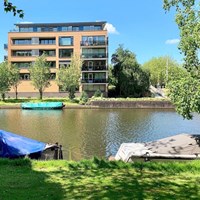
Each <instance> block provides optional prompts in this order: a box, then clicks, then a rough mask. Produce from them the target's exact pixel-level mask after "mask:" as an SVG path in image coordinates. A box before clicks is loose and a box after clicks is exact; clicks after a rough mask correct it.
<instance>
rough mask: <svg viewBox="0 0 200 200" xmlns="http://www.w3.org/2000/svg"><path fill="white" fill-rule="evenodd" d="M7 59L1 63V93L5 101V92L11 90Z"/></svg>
mask: <svg viewBox="0 0 200 200" xmlns="http://www.w3.org/2000/svg"><path fill="white" fill-rule="evenodd" d="M9 67H10V66H9V63H8V62H7V61H5V62H2V63H0V93H1V97H2V99H3V101H4V100H5V93H6V92H8V91H9V90H10V69H9Z"/></svg>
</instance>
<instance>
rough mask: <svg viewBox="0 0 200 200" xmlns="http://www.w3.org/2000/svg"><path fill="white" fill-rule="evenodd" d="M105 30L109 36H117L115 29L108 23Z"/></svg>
mask: <svg viewBox="0 0 200 200" xmlns="http://www.w3.org/2000/svg"><path fill="white" fill-rule="evenodd" d="M105 30H107V31H108V33H110V34H119V32H118V31H117V29H116V28H115V27H114V26H113V25H112V24H110V23H106V25H105Z"/></svg>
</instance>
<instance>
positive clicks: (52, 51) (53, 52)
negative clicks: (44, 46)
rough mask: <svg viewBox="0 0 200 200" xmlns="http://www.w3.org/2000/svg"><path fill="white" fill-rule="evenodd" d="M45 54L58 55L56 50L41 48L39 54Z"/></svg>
mask: <svg viewBox="0 0 200 200" xmlns="http://www.w3.org/2000/svg"><path fill="white" fill-rule="evenodd" d="M42 54H45V55H46V56H56V51H55V50H40V51H39V55H40V56H41V55H42Z"/></svg>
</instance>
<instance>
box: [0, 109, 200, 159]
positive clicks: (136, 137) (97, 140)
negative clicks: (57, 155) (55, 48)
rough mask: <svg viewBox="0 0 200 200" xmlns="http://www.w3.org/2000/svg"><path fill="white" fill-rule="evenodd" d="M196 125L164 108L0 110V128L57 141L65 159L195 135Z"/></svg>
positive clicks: (198, 119)
mask: <svg viewBox="0 0 200 200" xmlns="http://www.w3.org/2000/svg"><path fill="white" fill-rule="evenodd" d="M199 122H200V116H199V115H195V117H194V119H193V120H191V121H188V120H183V119H182V117H180V116H179V115H177V114H176V113H175V112H174V111H173V110H166V109H165V110H161V109H157V110H156V109H65V110H34V111H31V110H19V109H16V110H0V129H4V130H7V131H11V132H14V133H18V134H21V135H24V136H27V137H30V138H33V139H37V140H40V141H43V142H49V143H54V142H59V143H60V144H62V145H63V148H64V156H65V158H69V157H72V158H73V159H75V160H80V159H82V158H89V157H92V156H94V155H96V156H99V157H105V156H108V155H110V154H115V153H116V151H117V149H118V148H119V146H120V144H121V143H122V142H146V141H151V140H156V139H159V138H163V137H167V136H171V135H175V134H178V133H199V130H200V123H199ZM69 149H71V150H72V154H71V155H70V154H69Z"/></svg>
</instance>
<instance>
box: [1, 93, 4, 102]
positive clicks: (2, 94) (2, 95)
mask: <svg viewBox="0 0 200 200" xmlns="http://www.w3.org/2000/svg"><path fill="white" fill-rule="evenodd" d="M1 97H2V100H3V101H5V93H1Z"/></svg>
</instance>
